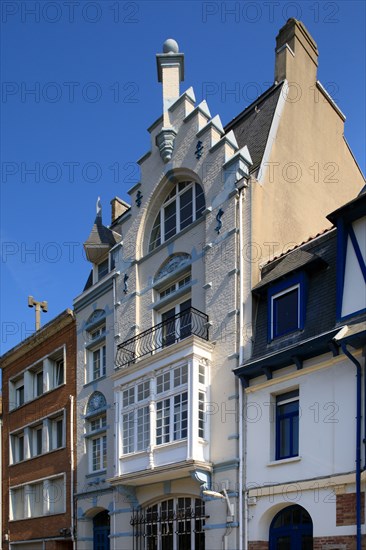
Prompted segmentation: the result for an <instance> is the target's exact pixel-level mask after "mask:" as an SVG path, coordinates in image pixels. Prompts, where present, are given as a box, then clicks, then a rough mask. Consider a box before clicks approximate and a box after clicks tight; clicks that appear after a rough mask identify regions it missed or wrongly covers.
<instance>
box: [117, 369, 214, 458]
mask: <svg viewBox="0 0 366 550" xmlns="http://www.w3.org/2000/svg"><path fill="white" fill-rule="evenodd" d="M198 378H199V379H198V380H197V381H198V389H199V393H198V395H197V400H198V401H197V402H198V409H199V411H198V425H197V427H196V431H195V432H194V436H195V437H197V438H204V436H205V430H204V423H205V402H206V376H205V367H204V366H201V365H200V366H199V374H198ZM188 395H189V392H188V364H187V363H185V364H183V365H179V366H175V367H170V368H169V369H165V370H162V371H160V372H157V373H156V374H155V375H154V376H152V377H151V378H150V379H149V380H146V379H145V380H138V381H136V382H135V383H134V384H133V385H131V386H126V387H124V388H122V391H121V403H122V414H121V431H120V433H121V454H122V455H126V454H129V453H134V452H138V451H146V450H147V448H148V447H149V445H150V441H151V444H153V445H164V444H169V443H173V442H175V441H180V440H184V439H186V438H187V437H188V410H189V399H188ZM152 396H153V397H154V400H153V406H152V403H151V401H152ZM152 434H155V438H154V436H153V435H152Z"/></svg>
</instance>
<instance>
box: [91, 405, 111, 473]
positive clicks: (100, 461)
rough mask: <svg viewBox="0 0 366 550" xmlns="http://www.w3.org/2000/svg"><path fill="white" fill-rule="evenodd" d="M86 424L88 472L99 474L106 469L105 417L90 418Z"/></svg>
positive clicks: (102, 415)
mask: <svg viewBox="0 0 366 550" xmlns="http://www.w3.org/2000/svg"><path fill="white" fill-rule="evenodd" d="M88 424H89V426H88V428H89V431H88V433H87V436H88V438H89V440H88V446H89V470H90V471H91V472H99V471H100V470H105V469H106V468H107V434H106V429H107V416H106V414H105V413H103V414H101V415H99V416H95V417H92V418H91V419H90V420H89V422H88Z"/></svg>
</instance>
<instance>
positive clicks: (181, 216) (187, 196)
mask: <svg viewBox="0 0 366 550" xmlns="http://www.w3.org/2000/svg"><path fill="white" fill-rule="evenodd" d="M204 209H205V197H204V193H203V190H202V187H201V186H200V185H199V184H198V183H195V182H192V181H182V182H180V183H178V184H177V185H176V186H175V187H174V188H173V189H172V190H171V191H170V193H169V194H168V196H167V197H166V199H165V201H164V203H163V205H162V207H161V209H160V211H159V214H158V215H157V217H156V219H155V222H154V225H153V228H152V231H151V236H150V244H149V252H151V251H152V250H154V249H155V248H157V247H158V246H159V245H160V244H161V243H163V242H165V241H167V240H168V239H170V238H171V237H173V236H174V235H176V234H177V233H179V232H180V231H182V230H183V229H184V228H185V227H188V226H189V225H190V224H191V223H193V222H194V221H196V220H198V219H199V218H200V217H201V216H202V212H203V211H204Z"/></svg>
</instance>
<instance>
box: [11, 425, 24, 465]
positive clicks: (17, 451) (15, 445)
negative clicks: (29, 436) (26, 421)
mask: <svg viewBox="0 0 366 550" xmlns="http://www.w3.org/2000/svg"><path fill="white" fill-rule="evenodd" d="M10 441H11V446H12V449H11V450H12V455H13V458H12V464H15V463H16V462H21V461H22V460H24V458H25V456H24V433H23V432H21V433H17V434H16V435H11V436H10Z"/></svg>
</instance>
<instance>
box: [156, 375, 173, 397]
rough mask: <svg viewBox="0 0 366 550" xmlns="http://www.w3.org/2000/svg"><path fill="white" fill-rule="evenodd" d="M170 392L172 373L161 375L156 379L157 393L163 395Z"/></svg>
mask: <svg viewBox="0 0 366 550" xmlns="http://www.w3.org/2000/svg"><path fill="white" fill-rule="evenodd" d="M169 390H170V372H164V373H163V374H159V376H157V378H156V393H163V392H165V391H169Z"/></svg>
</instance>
